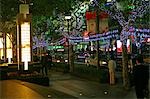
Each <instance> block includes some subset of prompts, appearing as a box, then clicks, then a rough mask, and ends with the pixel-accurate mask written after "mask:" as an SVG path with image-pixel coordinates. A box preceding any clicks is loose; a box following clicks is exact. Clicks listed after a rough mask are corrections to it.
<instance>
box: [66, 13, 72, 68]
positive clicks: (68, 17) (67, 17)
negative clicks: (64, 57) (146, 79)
mask: <svg viewBox="0 0 150 99" xmlns="http://www.w3.org/2000/svg"><path fill="white" fill-rule="evenodd" d="M65 19H66V20H67V30H68V31H67V32H68V38H67V42H68V70H69V69H70V68H69V67H70V66H69V62H70V60H69V20H70V19H71V16H69V15H68V16H65Z"/></svg>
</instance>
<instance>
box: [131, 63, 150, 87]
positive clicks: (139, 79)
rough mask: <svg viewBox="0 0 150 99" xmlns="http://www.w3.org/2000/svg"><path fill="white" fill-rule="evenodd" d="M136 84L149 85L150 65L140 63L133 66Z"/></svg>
mask: <svg viewBox="0 0 150 99" xmlns="http://www.w3.org/2000/svg"><path fill="white" fill-rule="evenodd" d="M133 79H134V85H135V87H136V86H139V87H141V88H145V87H147V86H148V80H149V66H148V65H146V64H139V65H137V66H134V68H133Z"/></svg>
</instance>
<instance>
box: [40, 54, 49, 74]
mask: <svg viewBox="0 0 150 99" xmlns="http://www.w3.org/2000/svg"><path fill="white" fill-rule="evenodd" d="M47 60H48V59H47V56H46V53H43V54H42V57H41V64H42V74H43V75H48V67H47Z"/></svg>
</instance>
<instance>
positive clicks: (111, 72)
mask: <svg viewBox="0 0 150 99" xmlns="http://www.w3.org/2000/svg"><path fill="white" fill-rule="evenodd" d="M108 69H109V82H110V85H114V84H115V69H116V62H115V60H114V57H113V56H112V55H111V57H110V60H109V62H108Z"/></svg>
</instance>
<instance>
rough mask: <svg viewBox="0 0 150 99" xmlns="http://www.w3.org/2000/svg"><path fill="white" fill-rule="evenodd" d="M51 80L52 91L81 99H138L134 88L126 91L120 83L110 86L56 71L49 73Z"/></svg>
mask: <svg viewBox="0 0 150 99" xmlns="http://www.w3.org/2000/svg"><path fill="white" fill-rule="evenodd" d="M49 78H50V85H51V86H50V87H51V88H52V89H55V90H58V91H60V92H65V93H67V94H69V95H72V96H75V97H77V98H79V99H88V98H90V99H136V96H135V91H134V88H131V89H130V90H128V91H126V90H124V89H123V87H122V84H120V83H118V84H116V85H114V86H110V85H109V84H101V83H97V82H92V81H88V80H86V79H81V78H77V77H75V76H72V75H70V74H64V73H61V72H55V71H50V72H49Z"/></svg>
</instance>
